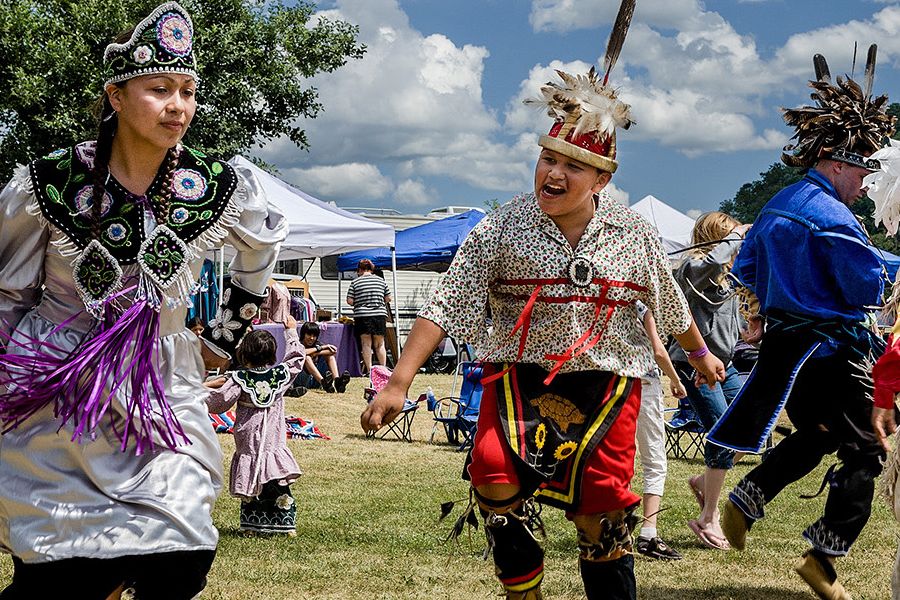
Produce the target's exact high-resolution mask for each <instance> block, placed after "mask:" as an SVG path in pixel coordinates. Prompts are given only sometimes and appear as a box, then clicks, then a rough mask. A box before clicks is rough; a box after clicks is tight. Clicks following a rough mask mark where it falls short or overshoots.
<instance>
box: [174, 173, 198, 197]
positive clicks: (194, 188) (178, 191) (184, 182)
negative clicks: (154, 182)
mask: <svg viewBox="0 0 900 600" xmlns="http://www.w3.org/2000/svg"><path fill="white" fill-rule="evenodd" d="M172 192H173V193H174V194H175V195H176V196H178V197H179V198H181V199H183V200H196V199H197V198H200V197H202V196H203V194H205V193H206V179H204V178H203V175H201V174H200V173H198V172H197V171H194V170H193V169H178V170H176V171H175V174H174V175H173V177H172Z"/></svg>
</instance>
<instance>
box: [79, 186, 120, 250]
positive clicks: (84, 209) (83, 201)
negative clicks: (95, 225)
mask: <svg viewBox="0 0 900 600" xmlns="http://www.w3.org/2000/svg"><path fill="white" fill-rule="evenodd" d="M93 206H94V187H93V186H91V185H86V186H84V187H83V188H81V189H80V190H78V193H76V194H75V210H76V211H77V212H78V214H79V215H82V216H84V217H86V218H88V219H90V218H91V208H93ZM111 207H112V196H110V195H109V192H104V193H103V200H101V201H100V216H101V217H105V216H106V215H107V214H109V209H110V208H111ZM120 227H121V226H120ZM112 239H116V238H112ZM116 241H118V240H116Z"/></svg>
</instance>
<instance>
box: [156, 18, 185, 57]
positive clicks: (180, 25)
mask: <svg viewBox="0 0 900 600" xmlns="http://www.w3.org/2000/svg"><path fill="white" fill-rule="evenodd" d="M192 37H193V36H192V33H191V26H190V24H189V23H188V22H187V21H186V20H185V18H184V17H182V16H181V15H179V14H178V13H174V12H172V13H166V14H164V15H163V16H162V17H161V18H160V19H159V21H158V22H157V24H156V39H157V40H158V41H159V45H160V46H162V47H163V48H164V49H165V50H166V51H167V52H169V53H170V54H172V55H174V56H187V55H188V54H190V53H191V38H192Z"/></svg>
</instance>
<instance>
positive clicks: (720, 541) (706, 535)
mask: <svg viewBox="0 0 900 600" xmlns="http://www.w3.org/2000/svg"><path fill="white" fill-rule="evenodd" d="M688 527H690V528H691V531H693V532H694V535H696V536H697V539H698V540H700V543H701V544H703V545H704V546H706V547H707V548H712V549H713V550H731V546H729V545H728V540H726V539H725V538H723V537H719V536H717V535H716V534H714V533H710V532H708V531H706V529H704V528H703V527H702V526H701V525H700V521H697V520H696V519H691V520H690V521H688Z"/></svg>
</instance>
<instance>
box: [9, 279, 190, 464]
mask: <svg viewBox="0 0 900 600" xmlns="http://www.w3.org/2000/svg"><path fill="white" fill-rule="evenodd" d="M131 289H134V288H131ZM126 291H130V290H126ZM121 293H123V292H120V294H121ZM113 304H114V303H112V302H110V303H107V305H106V307H105V309H104V318H103V321H102V323H101V327H100V330H99V332H98V333H97V335H95V336H94V337H92V338H90V339H89V340H87V341H85V342H83V343H82V344H81V345H80V346H79V347H78V348H76V349H75V351H74V352H72V353H71V354H68V355H65V351H64V350H61V349H60V348H58V347H56V346H53V345H52V344H49V343H47V342H45V341H44V342H42V341H40V340H37V339H33V338H28V339H27V341H26V342H25V343H23V342H18V341H16V340H13V339H12V337H10V335H9V334H6V333H2V336H3V339H4V341H5V342H6V344H7V348H9V346H10V345H19V346H21V347H24V348H26V349H27V351H28V354H27V355H15V354H0V386H2V387H5V388H6V393H3V394H0V422H2V423H3V431H4V432H7V431H10V430H12V429H15V428H16V427H18V426H19V425H21V424H22V423H23V422H24V421H25V420H27V419H28V418H29V417H31V416H32V415H34V414H35V413H36V412H38V411H39V410H41V409H42V408H44V407H45V406H47V405H48V404H50V403H51V402H52V403H54V414H55V415H56V416H57V417H59V418H60V419H61V424H60V429H62V426H63V425H65V424H66V423H68V422H70V421H71V422H72V423H73V426H74V431H73V434H72V440H73V441H75V440H79V441H81V440H82V439H84V438H85V436H87V437H88V438H89V439H94V437H95V430H96V428H97V426H98V425H99V424H100V421H101V420H102V419H103V417H104V416H105V415H106V414H107V412H108V409H109V405H110V402H111V401H112V398H114V397H115V394H116V392H118V391H119V390H120V389H122V388H123V386H125V387H124V389H125V390H126V391H127V396H126V406H125V409H126V411H125V412H126V414H125V423H124V427H122V428H119V427H117V426H116V424H115V421H114V419H113V414H112V413H110V414H109V421H110V425H111V426H112V429H113V431H114V432H115V434H116V436H117V437H118V438H119V440H120V441H121V445H120V449H121V451H123V452H124V451H125V450H126V449H127V447H128V444H129V441H130V440H131V439H132V438H133V439H134V444H135V454H138V455H139V454H143V453H144V452H146V451H148V450H149V451H153V450H155V449H156V444H155V443H154V441H153V434H154V432H155V433H156V434H157V435H158V436H159V437H160V438H161V439H162V440H163V442H164V443H165V444H166V446H167V447H168V448H170V449H173V450H174V449H176V448H177V447H178V446H179V445H182V444H190V443H191V442H190V440H189V439H188V437H187V435H186V434H185V433H184V430H183V429H182V427H181V424H180V423H179V422H178V419H177V417H176V416H175V414H174V412H173V411H172V408H171V407H170V406H169V404H168V402H166V391H165V386H164V385H163V383H162V381H161V379H160V376H159V365H158V354H157V348H158V343H159V313H158V312H157V311H156V310H155V309H154V308H153V306H151V305H150V304H149V303H148V302H147V301H145V300H137V301H135V302H134V303H133V304H132V305H131V306H129V307H128V308H127V309H126V310H125V311H124V312H122V311H121V310H120V309H117V308H115V307H114V306H113ZM76 316H77V315H76ZM72 318H74V317H72ZM70 320H71V319H69V321H70ZM69 321H66V323H68V322H69ZM66 323H63V324H61V325H59V326H58V327H57V328H56V329H54V330H53V333H56V332H57V331H59V330H60V329H62V328H63V327H64V326H65V324H66ZM44 349H48V350H50V351H52V352H55V353H56V354H57V356H54V355H53V354H50V353H48V352H46V351H45V350H44ZM129 351H131V354H130V357H129ZM59 355H63V356H61V357H60V356H59ZM107 387H109V392H108V393H104V389H105V388H107Z"/></svg>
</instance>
